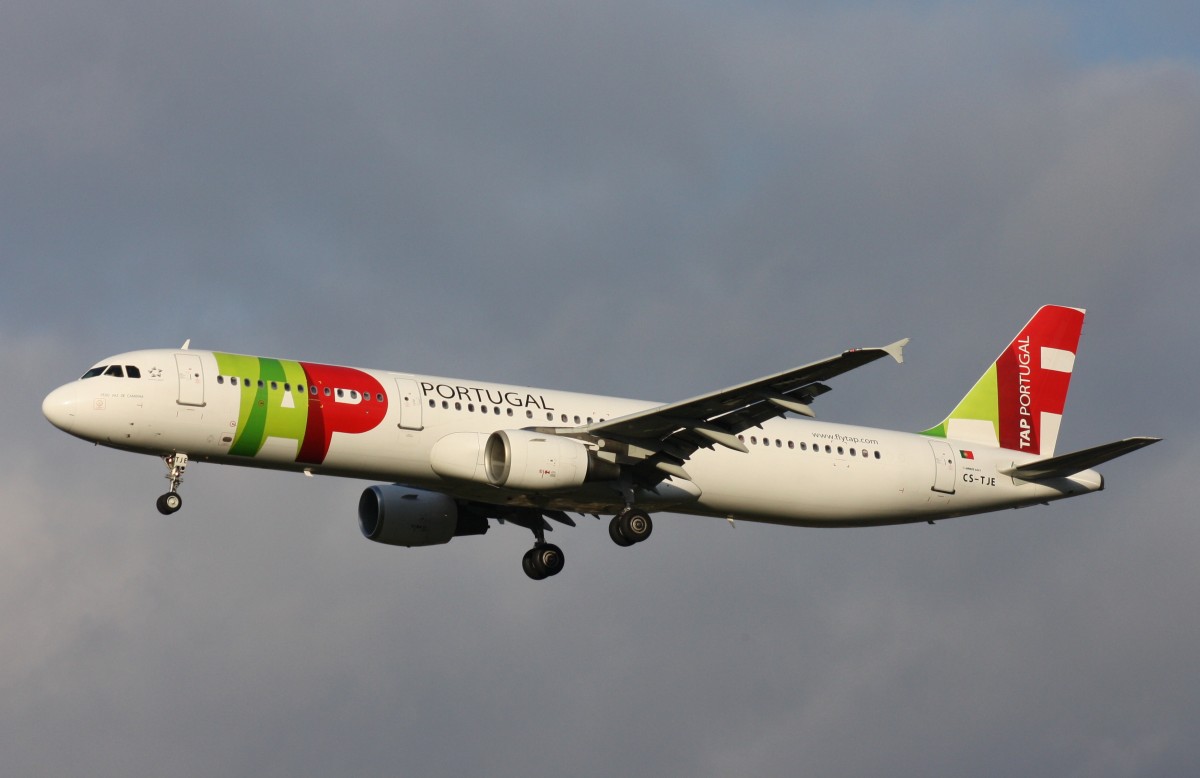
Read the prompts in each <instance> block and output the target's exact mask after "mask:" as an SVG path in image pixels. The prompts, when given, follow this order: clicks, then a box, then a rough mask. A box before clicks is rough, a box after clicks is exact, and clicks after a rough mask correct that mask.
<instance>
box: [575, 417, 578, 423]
mask: <svg viewBox="0 0 1200 778" xmlns="http://www.w3.org/2000/svg"><path fill="white" fill-rule="evenodd" d="M575 423H576V424H578V423H579V417H578V416H576V417H575Z"/></svg>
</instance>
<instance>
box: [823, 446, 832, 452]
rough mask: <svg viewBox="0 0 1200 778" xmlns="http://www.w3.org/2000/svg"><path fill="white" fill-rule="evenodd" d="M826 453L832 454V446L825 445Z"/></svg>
mask: <svg viewBox="0 0 1200 778" xmlns="http://www.w3.org/2000/svg"><path fill="white" fill-rule="evenodd" d="M825 453H826V454H832V453H833V449H832V448H830V447H829V446H828V445H826V446H825Z"/></svg>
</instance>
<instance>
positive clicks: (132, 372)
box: [125, 365, 142, 378]
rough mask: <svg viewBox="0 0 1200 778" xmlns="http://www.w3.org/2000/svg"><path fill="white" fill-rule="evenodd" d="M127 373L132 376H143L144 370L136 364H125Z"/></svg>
mask: <svg viewBox="0 0 1200 778" xmlns="http://www.w3.org/2000/svg"><path fill="white" fill-rule="evenodd" d="M125 375H127V376H128V377H130V378H141V377H142V371H141V370H138V369H137V366H136V365H126V366H125Z"/></svg>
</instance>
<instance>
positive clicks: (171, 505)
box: [156, 454, 188, 516]
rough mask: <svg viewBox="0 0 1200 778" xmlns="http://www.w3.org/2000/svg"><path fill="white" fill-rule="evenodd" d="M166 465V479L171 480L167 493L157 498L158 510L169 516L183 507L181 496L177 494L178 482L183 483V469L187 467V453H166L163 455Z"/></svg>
mask: <svg viewBox="0 0 1200 778" xmlns="http://www.w3.org/2000/svg"><path fill="white" fill-rule="evenodd" d="M163 463H164V464H166V466H167V480H168V481H170V482H171V487H170V489H168V490H167V493H166V494H164V495H163V496H161V497H159V498H158V502H157V503H156V505H157V506H158V512H159V513H161V514H162V515H164V516H170V515H171V514H172V513H174V512H175V511H177V510H179V509H180V508H181V507H183V498H182V497H180V496H179V484H181V483H183V471H184V470H186V469H187V465H188V457H187V454H168V455H167V456H165V457H163Z"/></svg>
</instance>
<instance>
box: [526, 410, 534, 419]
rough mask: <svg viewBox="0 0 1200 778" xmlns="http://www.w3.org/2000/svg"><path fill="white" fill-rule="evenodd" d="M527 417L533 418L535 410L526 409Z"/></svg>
mask: <svg viewBox="0 0 1200 778" xmlns="http://www.w3.org/2000/svg"><path fill="white" fill-rule="evenodd" d="M525 418H527V419H532V418H533V411H531V410H526V411H525Z"/></svg>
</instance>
